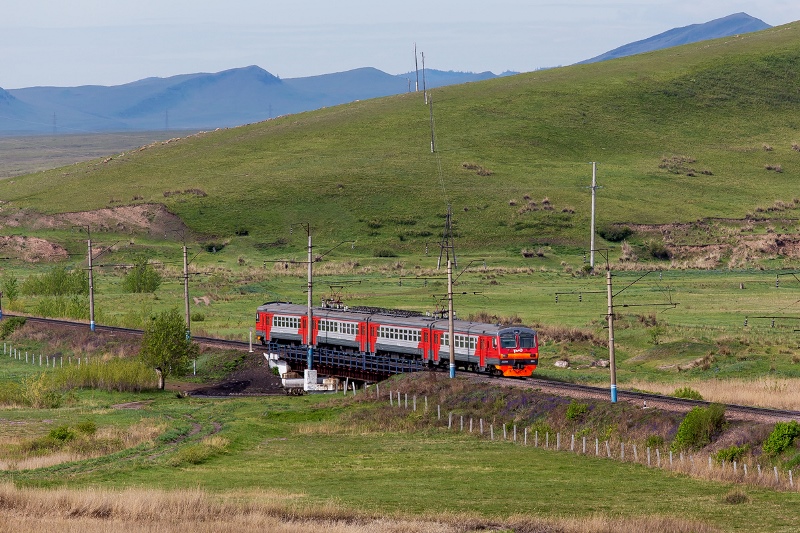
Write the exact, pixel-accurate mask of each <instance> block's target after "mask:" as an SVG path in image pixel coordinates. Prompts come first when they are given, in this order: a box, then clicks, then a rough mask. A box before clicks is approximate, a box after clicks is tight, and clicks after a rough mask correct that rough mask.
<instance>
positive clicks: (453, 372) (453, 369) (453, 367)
mask: <svg viewBox="0 0 800 533" xmlns="http://www.w3.org/2000/svg"><path fill="white" fill-rule="evenodd" d="M450 377H451V378H454V377H456V365H450Z"/></svg>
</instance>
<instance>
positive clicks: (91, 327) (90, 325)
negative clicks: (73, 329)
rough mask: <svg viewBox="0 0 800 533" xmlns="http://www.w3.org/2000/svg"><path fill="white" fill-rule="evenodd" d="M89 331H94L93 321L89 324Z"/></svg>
mask: <svg viewBox="0 0 800 533" xmlns="http://www.w3.org/2000/svg"><path fill="white" fill-rule="evenodd" d="M89 329H91V330H92V331H94V320H92V321H91V322H89Z"/></svg>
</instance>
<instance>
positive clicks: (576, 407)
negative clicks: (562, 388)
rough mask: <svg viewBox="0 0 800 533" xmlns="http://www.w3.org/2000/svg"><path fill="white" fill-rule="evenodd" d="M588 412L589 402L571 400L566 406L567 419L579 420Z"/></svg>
mask: <svg viewBox="0 0 800 533" xmlns="http://www.w3.org/2000/svg"><path fill="white" fill-rule="evenodd" d="M588 412H589V404H585V403H578V402H576V401H575V400H572V401H571V402H570V403H569V406H568V407H567V414H566V416H567V420H573V421H574V420H579V419H581V418H583V417H584V416H585V415H586V413H588Z"/></svg>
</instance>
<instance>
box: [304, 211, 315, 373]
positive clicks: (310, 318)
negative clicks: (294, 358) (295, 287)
mask: <svg viewBox="0 0 800 533" xmlns="http://www.w3.org/2000/svg"><path fill="white" fill-rule="evenodd" d="M306 229H307V230H308V331H307V332H306V339H307V340H308V342H307V345H308V358H307V360H306V363H307V365H308V366H307V368H308V369H309V370H311V364H312V362H313V360H314V346H313V345H312V343H313V341H314V337H313V333H314V312H313V311H312V309H311V289H312V284H313V282H312V264H313V262H314V257H313V255H312V250H313V248H312V246H311V224H307V225H306Z"/></svg>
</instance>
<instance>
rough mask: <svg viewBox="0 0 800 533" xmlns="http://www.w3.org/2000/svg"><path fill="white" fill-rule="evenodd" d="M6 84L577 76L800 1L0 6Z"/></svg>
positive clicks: (139, 0) (234, 1) (229, 1)
mask: <svg viewBox="0 0 800 533" xmlns="http://www.w3.org/2000/svg"><path fill="white" fill-rule="evenodd" d="M0 1H1V2H2V3H1V4H0V87H2V88H5V89H15V88H20V87H31V86H36V85H53V86H74V85H88V84H97V85H117V84H121V83H127V82H131V81H135V80H138V79H141V78H146V77H150V76H159V77H167V76H173V75H176V74H186V73H193V72H217V71H220V70H225V69H229V68H235V67H244V66H248V65H258V66H260V67H262V68H264V69H266V70H268V71H269V72H271V73H273V74H275V75H278V76H280V77H282V78H295V77H302V76H312V75H316V74H326V73H331V72H341V71H344V70H349V69H353V68H359V67H375V68H378V69H380V70H383V71H384V72H388V73H390V74H401V73H405V72H410V71H413V70H414V43H415V42H416V44H417V50H418V51H420V52H424V54H425V66H426V67H427V68H434V69H440V70H460V71H472V72H482V71H486V70H491V71H493V72H495V73H500V72H502V71H506V70H513V71H519V72H526V71H531V70H535V69H537V68H540V67H550V66H557V65H569V64H572V63H575V62H578V61H581V60H583V59H588V58H590V57H594V56H596V55H599V54H601V53H603V52H606V51H608V50H610V49H613V48H616V47H618V46H621V45H623V44H627V43H629V42H632V41H637V40H640V39H644V38H647V37H650V36H652V35H655V34H658V33H661V32H663V31H666V30H669V29H672V28H675V27H679V26H687V25H689V24H697V23H703V22H707V21H709V20H713V19H715V18H720V17H723V16H726V15H730V14H733V13H738V12H742V11H743V12H745V13H747V14H749V15H751V16H753V17H756V18H759V19H761V20H763V21H764V22H766V23H767V24H770V25H773V26H778V25H781V24H785V23H788V22H792V21H795V20H798V19H800V2H798V1H797V0H749V1H739V0H672V1H657V0H619V1H616V2H614V1H610V2H606V1H589V0H572V1H570V0H567V1H566V2H557V1H540V0H484V1H482V2H477V1H475V0H427V1H421V0H405V1H398V2H392V3H389V2H386V1H385V0H294V1H285V2H276V1H270V0H267V1H265V0H225V1H218V2H209V1H204V0H69V1H64V0H22V1H18V0H0Z"/></svg>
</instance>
